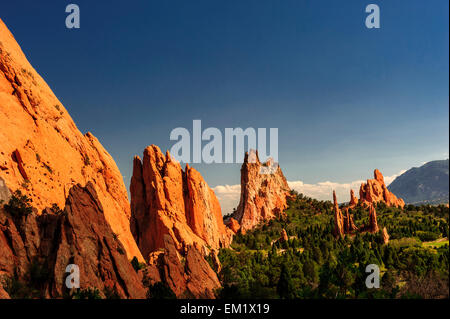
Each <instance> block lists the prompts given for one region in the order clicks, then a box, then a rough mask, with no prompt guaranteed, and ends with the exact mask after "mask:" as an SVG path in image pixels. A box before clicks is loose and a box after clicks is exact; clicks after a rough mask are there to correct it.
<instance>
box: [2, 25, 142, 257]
mask: <svg viewBox="0 0 450 319" xmlns="http://www.w3.org/2000/svg"><path fill="white" fill-rule="evenodd" d="M0 39H1V40H0V123H1V125H0V176H1V177H2V178H3V179H4V181H5V182H6V184H7V185H8V187H9V188H10V189H11V190H14V191H15V190H17V189H20V190H21V191H22V193H24V194H26V195H27V196H29V197H30V198H31V199H32V200H33V205H34V207H35V208H36V209H37V210H38V214H40V212H41V211H42V210H43V209H44V208H46V207H50V206H52V204H53V203H56V204H57V205H58V206H59V207H64V203H65V200H66V197H67V196H68V194H69V189H71V187H72V186H74V185H77V184H78V183H80V184H82V185H86V183H87V182H88V181H91V182H92V185H93V187H94V188H95V190H96V193H97V194H98V198H99V201H100V202H101V204H102V206H103V207H104V209H105V218H106V220H107V222H108V223H109V225H110V226H111V228H112V229H113V231H114V232H115V233H116V234H117V235H118V236H119V240H120V241H121V242H122V244H123V246H124V249H125V251H126V254H127V255H128V257H129V258H130V259H131V258H133V257H134V256H137V257H138V258H139V259H140V260H142V256H141V254H140V251H139V249H138V247H137V245H136V243H135V241H134V239H133V236H132V234H131V232H130V221H129V218H130V207H129V202H128V195H127V191H126V188H125V185H124V183H123V179H122V175H121V174H120V172H119V170H118V168H117V166H116V164H115V162H114V160H113V159H112V157H111V156H110V155H109V154H108V152H107V151H106V150H105V149H104V148H103V146H102V145H101V144H100V142H99V141H98V140H97V139H96V138H95V137H94V136H93V135H92V134H91V133H87V134H85V135H83V134H82V133H81V132H80V131H79V130H78V129H77V127H76V125H75V123H74V122H73V120H72V118H71V117H70V115H69V114H68V112H67V110H66V109H65V108H64V106H63V105H62V103H61V102H60V101H59V100H58V99H57V97H56V96H55V95H54V94H53V92H52V91H51V89H50V88H49V87H48V85H47V84H46V83H45V81H44V80H43V79H42V78H41V77H40V76H39V74H38V73H37V72H36V71H35V70H34V69H33V67H32V66H31V65H30V63H29V62H28V60H27V58H26V57H25V55H24V53H23V52H22V50H21V48H20V47H19V45H18V44H17V42H16V41H15V39H14V37H13V36H12V34H11V33H10V32H9V30H8V29H7V27H6V26H5V25H4V23H3V22H2V21H1V20H0Z"/></svg>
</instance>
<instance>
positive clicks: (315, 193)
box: [213, 170, 406, 215]
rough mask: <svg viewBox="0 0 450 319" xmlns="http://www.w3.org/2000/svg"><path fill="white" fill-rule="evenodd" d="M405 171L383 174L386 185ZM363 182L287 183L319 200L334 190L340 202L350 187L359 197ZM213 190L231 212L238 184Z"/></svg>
mask: <svg viewBox="0 0 450 319" xmlns="http://www.w3.org/2000/svg"><path fill="white" fill-rule="evenodd" d="M405 171H406V170H402V171H400V172H399V173H398V174H394V175H391V176H385V177H384V182H385V183H386V185H389V184H390V183H392V181H393V180H394V179H395V178H396V177H397V176H399V175H401V174H403V173H404V172H405ZM365 182H366V181H365V180H356V181H352V182H349V183H337V182H330V181H326V182H319V183H315V184H307V183H304V182H303V181H288V184H289V187H290V188H291V189H294V190H296V191H297V192H299V193H303V194H304V195H306V196H309V197H312V198H316V199H319V200H332V196H333V190H335V191H336V196H337V199H338V201H339V202H340V203H342V202H348V201H349V200H350V189H353V190H354V191H355V195H356V197H358V198H359V187H360V186H361V183H365ZM213 190H214V192H215V193H216V196H217V198H218V199H219V202H220V206H221V207H222V214H224V215H225V214H228V213H230V212H232V211H233V208H235V207H237V205H238V204H239V199H240V194H241V186H240V185H219V186H216V187H214V188H213Z"/></svg>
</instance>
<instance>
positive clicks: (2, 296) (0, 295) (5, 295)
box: [0, 283, 11, 299]
mask: <svg viewBox="0 0 450 319" xmlns="http://www.w3.org/2000/svg"><path fill="white" fill-rule="evenodd" d="M0 299H11V297H10V296H9V295H8V293H7V292H6V291H5V289H3V286H2V284H1V283H0Z"/></svg>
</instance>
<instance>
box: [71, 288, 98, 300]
mask: <svg viewBox="0 0 450 319" xmlns="http://www.w3.org/2000/svg"><path fill="white" fill-rule="evenodd" d="M72 298H73V299H102V297H101V296H100V291H99V290H98V289H97V288H87V289H79V288H78V289H77V290H76V291H75V293H74V294H73V296H72Z"/></svg>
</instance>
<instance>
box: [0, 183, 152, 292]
mask: <svg viewBox="0 0 450 319" xmlns="http://www.w3.org/2000/svg"><path fill="white" fill-rule="evenodd" d="M69 264H75V265H77V266H78V267H79V270H80V288H81V289H86V288H97V289H99V291H100V295H101V296H104V297H105V296H106V295H107V293H108V291H109V292H114V293H115V294H117V295H118V296H119V297H121V298H145V289H144V287H143V285H142V283H141V280H140V278H139V276H138V275H137V273H136V271H135V270H134V269H133V267H132V265H131V263H130V261H129V260H128V258H127V255H126V252H125V249H124V246H123V245H122V243H121V242H120V241H119V240H118V238H117V235H116V234H115V233H114V232H113V231H112V229H111V227H110V225H109V223H108V222H107V221H106V218H105V211H104V208H103V206H102V204H101V202H100V199H99V197H98V195H97V193H96V191H95V187H94V185H93V184H92V183H88V184H87V185H86V187H82V186H81V185H75V186H73V187H72V188H71V189H70V191H69V195H68V198H67V202H66V206H65V209H64V211H55V208H53V209H45V210H44V212H43V213H42V214H41V215H36V214H35V213H32V214H30V215H27V216H21V217H18V216H11V215H9V214H8V213H7V212H5V211H2V212H0V276H3V277H5V276H7V277H13V278H16V279H17V280H20V281H27V280H29V285H39V286H38V287H34V288H38V289H39V290H40V292H41V296H44V297H47V298H57V297H62V296H64V295H67V294H69V293H70V292H69V290H68V289H67V288H66V286H65V278H66V276H67V273H66V267H67V266H68V265H69ZM32 267H34V268H35V269H36V267H39V268H38V269H41V270H40V273H41V274H43V273H45V274H46V277H45V278H40V281H38V280H37V279H36V278H30V276H31V275H30V271H31V269H32Z"/></svg>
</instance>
